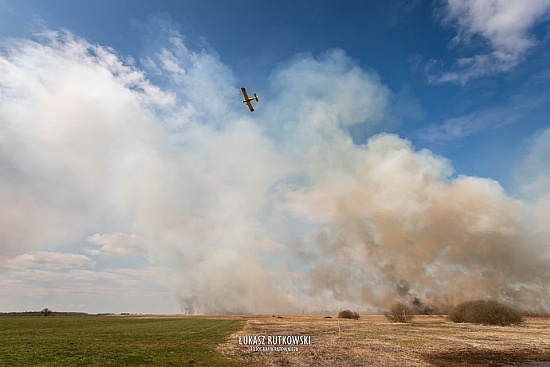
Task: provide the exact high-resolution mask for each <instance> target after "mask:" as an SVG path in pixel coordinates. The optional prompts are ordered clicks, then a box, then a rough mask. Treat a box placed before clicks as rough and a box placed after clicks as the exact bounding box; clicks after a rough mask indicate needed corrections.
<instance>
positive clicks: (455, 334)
mask: <svg viewBox="0 0 550 367" xmlns="http://www.w3.org/2000/svg"><path fill="white" fill-rule="evenodd" d="M549 326H550V319H548V318H527V319H526V322H525V323H524V324H522V325H517V326H507V327H501V326H483V325H475V324H455V323H451V322H448V321H447V320H446V319H445V318H443V317H439V316H424V317H415V319H414V320H413V322H412V323H408V324H399V323H389V322H387V320H386V319H385V317H384V316H362V317H361V320H342V319H336V318H332V319H327V318H324V317H323V316H284V317H283V318H277V317H273V316H269V317H267V316H258V317H249V318H248V319H247V323H246V326H245V328H244V329H243V330H242V331H240V332H238V333H236V334H233V335H232V336H231V337H230V339H229V340H228V341H227V342H226V343H225V344H224V345H222V346H220V350H221V351H222V352H223V353H226V354H228V355H230V356H231V357H234V358H237V359H239V360H243V361H246V362H247V363H248V364H255V365H258V366H342V367H347V366H350V367H351V366H399V367H402V366H436V367H443V366H445V367H453V366H479V367H481V366H484V367H485V366H501V365H504V364H515V363H520V362H526V361H550V328H549ZM245 335H256V336H266V337H267V336H270V335H303V336H310V337H311V345H296V346H295V347H296V350H294V349H292V350H291V351H289V350H284V351H281V350H277V351H270V350H269V349H268V348H265V349H264V350H263V351H253V350H254V348H253V347H254V346H250V345H242V344H240V345H239V343H238V337H239V336H241V337H242V336H245Z"/></svg>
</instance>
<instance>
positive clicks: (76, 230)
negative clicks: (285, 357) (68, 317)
mask: <svg viewBox="0 0 550 367" xmlns="http://www.w3.org/2000/svg"><path fill="white" fill-rule="evenodd" d="M45 34H46V35H47V36H46V37H44V36H43V37H42V38H40V39H38V40H34V41H30V40H12V41H10V42H8V43H7V44H6V45H4V48H3V51H2V53H1V57H0V71H1V74H0V92H1V94H0V112H1V113H0V123H1V124H2V126H3V129H2V131H1V132H0V139H1V142H2V145H1V146H2V148H1V149H2V150H1V151H0V153H1V155H0V162H1V164H2V165H3V167H6V169H4V170H2V176H1V178H0V179H1V181H0V183H1V185H0V193H1V195H2V199H3V200H4V201H5V203H6V205H4V206H2V209H0V210H1V212H0V215H1V218H2V220H1V221H0V223H2V225H3V226H4V228H2V229H3V231H2V232H1V235H2V236H3V237H2V238H1V241H0V244H1V245H0V246H1V247H0V254H1V255H2V256H3V257H2V258H0V260H2V262H3V263H6V262H8V263H9V262H10V261H13V259H15V258H17V257H18V256H23V257H22V258H21V259H19V260H18V262H20V263H21V264H22V263H23V260H24V259H25V258H29V256H30V257H32V256H33V255H32V254H34V255H35V257H36V256H38V258H40V257H43V259H46V258H47V257H48V256H50V257H51V254H49V253H51V252H53V251H48V249H52V248H61V247H63V246H72V248H74V247H75V246H78V243H82V242H83V241H84V240H87V243H85V244H81V245H80V247H79V249H80V250H81V251H82V252H86V251H87V253H88V254H89V255H90V256H92V257H93V256H97V258H94V259H91V258H90V257H88V256H84V255H80V256H82V257H80V256H78V257H76V258H73V257H69V258H70V259H71V261H73V266H74V267H77V266H80V267H78V268H71V269H68V270H67V269H59V268H56V269H57V270H55V269H52V268H51V267H53V265H50V269H40V268H36V267H35V266H34V265H32V264H31V263H30V262H29V261H31V260H29V259H30V258H29V259H27V260H28V261H27V263H26V264H27V265H25V266H22V268H21V269H20V270H19V272H10V276H9V278H10V279H12V280H14V281H21V282H23V283H24V284H26V285H29V284H30V283H25V281H26V280H29V279H38V277H40V276H41V275H42V276H43V275H45V274H47V275H48V276H51V277H52V279H55V282H58V283H59V284H64V282H65V281H67V279H69V277H70V276H73V277H75V279H80V280H82V282H80V283H69V284H68V285H66V286H67V287H71V289H72V291H71V292H74V293H70V292H69V293H70V294H77V289H79V288H78V285H83V284H86V285H93V286H94V288H93V289H90V292H91V293H94V295H95V294H98V295H101V294H102V292H101V291H102V290H103V291H105V293H104V294H107V295H112V294H114V293H116V292H123V289H124V287H126V288H127V290H126V291H127V292H129V293H131V294H132V295H138V294H140V292H142V293H141V294H142V295H144V296H145V295H150V294H152V293H154V290H155V289H162V287H163V285H162V284H164V286H166V287H171V288H172V290H173V292H174V295H175V299H177V300H178V302H179V303H180V305H181V309H182V310H183V311H186V312H191V311H194V312H209V313H223V312H264V313H267V312H269V313H272V312H297V311H299V310H308V311H309V310H311V311H314V310H319V309H323V308H325V309H326V308H327V307H332V306H331V305H332V304H333V301H334V300H336V301H338V302H348V303H350V304H354V305H355V306H356V307H357V308H361V309H365V308H367V307H386V306H387V305H388V303H389V302H391V301H393V300H395V299H396V298H400V297H401V298H402V297H409V296H412V295H414V296H415V297H419V298H420V299H422V300H423V301H424V302H426V303H427V304H430V305H432V306H434V307H435V306H437V307H443V305H445V304H448V303H452V302H456V301H461V300H465V299H469V298H472V297H493V298H498V299H501V300H506V301H509V302H512V303H514V304H515V305H517V306H519V307H526V308H531V309H539V308H548V305H547V304H545V303H544V302H546V301H545V300H547V299H548V298H549V297H548V294H547V292H548V290H547V289H546V288H544V284H545V282H546V281H547V280H548V279H549V277H550V274H549V268H548V263H547V262H544V261H543V260H542V258H541V257H540V255H541V253H543V251H546V252H547V251H548V249H544V248H543V247H542V246H540V242H536V239H534V238H532V237H530V236H528V235H527V234H526V233H528V231H527V229H526V228H527V226H526V224H525V218H524V216H523V214H522V213H523V211H524V204H523V203H522V202H519V201H517V200H514V199H512V198H510V197H509V196H507V195H506V193H505V192H504V190H503V189H502V187H500V185H499V184H498V183H497V182H495V181H492V180H489V179H483V178H474V177H458V178H453V176H452V165H451V163H450V162H449V161H448V160H446V159H445V158H443V157H440V156H437V155H435V154H433V153H432V152H430V151H428V150H422V149H420V150H418V149H416V148H415V147H414V146H413V145H412V144H411V142H409V141H407V140H405V139H402V138H400V137H398V136H395V135H391V134H380V135H375V136H373V137H371V138H370V139H368V140H367V141H365V142H363V143H360V144H357V143H356V142H354V141H353V139H352V138H351V135H350V133H349V129H350V127H351V126H354V125H358V124H363V126H366V127H368V126H375V125H376V124H378V123H381V122H384V121H387V120H388V119H391V106H390V104H391V101H393V100H395V96H394V94H393V93H392V92H391V91H390V90H389V88H387V87H386V86H385V85H384V84H383V83H382V82H381V81H380V78H379V77H378V76H377V75H376V73H374V72H372V71H368V70H364V69H362V68H360V67H359V66H358V65H357V64H356V63H355V62H354V61H353V60H351V59H350V58H349V57H348V56H347V55H346V54H345V53H344V52H343V51H341V50H332V51H328V52H326V53H324V54H321V55H319V56H313V55H300V56H297V57H296V58H294V59H292V60H290V61H289V62H287V63H285V64H282V65H280V67H279V68H278V69H277V70H276V71H275V72H274V73H273V76H272V79H271V82H272V85H271V87H272V89H273V93H272V95H273V98H272V99H271V100H269V101H267V100H265V101H264V100H262V102H261V103H262V104H261V108H258V111H257V113H255V114H254V115H250V114H249V113H248V111H247V109H246V108H243V107H245V106H243V105H242V103H241V99H240V95H239V88H238V87H239V86H238V85H236V83H235V79H234V77H233V75H232V74H231V71H230V70H229V69H228V68H227V67H226V66H225V65H223V63H222V62H221V61H220V60H219V58H218V56H217V55H216V54H215V53H214V52H211V51H209V50H199V51H194V50H191V49H189V48H188V47H187V46H186V45H185V43H184V42H183V38H182V37H181V36H179V35H178V34H177V33H173V34H171V36H170V38H169V42H168V43H167V44H166V45H162V46H159V50H158V52H156V53H153V54H151V55H148V56H146V57H144V58H142V60H146V61H145V62H144V63H145V64H147V67H149V68H151V70H153V71H154V73H155V78H158V79H159V80H160V81H162V83H163V84H162V85H163V87H162V88H161V87H159V86H157V85H154V84H153V83H152V82H151V81H149V79H147V77H146V74H145V72H144V71H141V70H140V69H139V68H138V67H137V66H135V65H133V64H132V63H130V62H124V61H122V58H121V57H120V56H118V55H117V54H116V53H115V51H114V50H111V49H109V48H106V47H103V46H98V45H91V44H89V43H88V42H87V41H85V40H82V39H80V38H78V37H75V36H73V35H71V34H70V33H67V32H46V33H45ZM159 83H160V82H159ZM214 96H215V97H214ZM206 97H208V98H206ZM21 203H23V204H24V205H21ZM91 245H93V246H96V247H92V248H90V246H91ZM56 251H57V250H56ZM24 254H26V255H24ZM48 254H49V255H48ZM129 254H134V255H140V256H141V257H140V260H142V259H143V257H144V256H146V258H147V261H148V265H144V266H142V267H133V268H131V267H125V266H122V265H121V266H120V267H119V268H114V269H107V268H105V267H104V266H101V267H100V269H98V267H99V266H96V268H90V267H88V268H86V267H85V266H92V265H93V262H96V263H97V264H100V262H101V261H102V259H104V258H107V257H108V256H98V255H129ZM520 255H521V256H520ZM120 258H122V256H110V257H109V259H110V260H113V259H118V260H117V261H119V260H120ZM124 258H126V259H127V260H128V258H130V257H129V256H124ZM77 260H78V261H82V263H79V262H78V261H77ZM134 260H135V259H134ZM33 261H34V260H33ZM37 261H38V260H37ZM40 261H42V260H40ZM44 261H45V260H44ZM46 263H48V264H55V262H54V261H53V260H52V261H50V262H44V264H46ZM33 264H34V263H33ZM31 265H32V266H31ZM121 268H122V269H121ZM54 270H55V271H54ZM44 272H48V273H44ZM147 274H157V275H156V277H152V279H154V281H152V282H150V283H149V285H146V286H145V285H140V284H144V283H147ZM33 277H34V278H33ZM84 279H87V280H84ZM109 286H112V287H113V288H112V289H114V291H111V292H108V291H107V289H108V287H109ZM10 287H12V288H10V289H13V287H15V286H14V285H13V284H12V285H11V286H10ZM58 287H60V288H57V289H62V288H63V286H58ZM29 289H30V288H29ZM80 289H81V290H82V288H80ZM405 289H406V291H405ZM29 292H30V290H29ZM58 293H59V294H61V293H63V292H58Z"/></svg>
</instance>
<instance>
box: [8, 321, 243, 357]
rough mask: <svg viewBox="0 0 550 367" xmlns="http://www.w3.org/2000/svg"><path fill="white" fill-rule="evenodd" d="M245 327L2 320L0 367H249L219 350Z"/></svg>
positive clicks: (203, 323)
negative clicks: (221, 345) (220, 345)
mask: <svg viewBox="0 0 550 367" xmlns="http://www.w3.org/2000/svg"><path fill="white" fill-rule="evenodd" d="M243 326H244V321H242V320H238V319H233V320H228V319H207V318H193V317H189V318H137V317H115V316H89V317H84V316H78V317H1V318H0V366H2V367H3V366H17V367H27V366H28V367H31V366H32V367H38V366H230V367H237V366H246V365H247V364H245V363H241V362H237V361H236V360H231V359H229V358H228V357H227V356H224V355H223V354H221V353H220V352H218V351H217V350H216V346H217V345H218V344H220V343H222V342H224V341H225V340H226V339H227V338H228V337H229V335H230V334H232V333H234V332H235V331H238V330H240V329H242V327H243Z"/></svg>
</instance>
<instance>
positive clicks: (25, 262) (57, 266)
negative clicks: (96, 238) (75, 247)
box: [4, 251, 96, 270]
mask: <svg viewBox="0 0 550 367" xmlns="http://www.w3.org/2000/svg"><path fill="white" fill-rule="evenodd" d="M95 266H96V262H95V261H94V260H92V259H91V258H89V257H88V256H85V255H81V254H72V253H64V252H48V251H33V252H28V253H26V254H22V255H18V256H16V257H14V258H12V259H7V261H5V263H4V267H7V268H10V269H45V270H61V269H82V268H93V267H95Z"/></svg>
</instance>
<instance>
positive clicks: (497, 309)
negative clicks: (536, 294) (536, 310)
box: [447, 299, 523, 326]
mask: <svg viewBox="0 0 550 367" xmlns="http://www.w3.org/2000/svg"><path fill="white" fill-rule="evenodd" d="M447 318H448V319H449V320H451V321H453V322H471V323H474V324H484V325H503V326H504V325H511V324H519V323H521V322H522V321H523V317H522V316H521V314H520V313H519V312H518V311H517V310H515V309H513V308H512V307H508V306H506V305H503V304H501V303H499V302H497V301H493V300H482V299H480V300H477V301H468V302H463V303H461V304H459V305H456V306H455V307H453V308H452V309H451V310H450V311H449V314H448V315H447Z"/></svg>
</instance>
